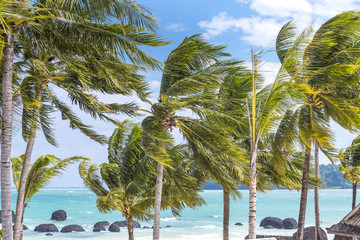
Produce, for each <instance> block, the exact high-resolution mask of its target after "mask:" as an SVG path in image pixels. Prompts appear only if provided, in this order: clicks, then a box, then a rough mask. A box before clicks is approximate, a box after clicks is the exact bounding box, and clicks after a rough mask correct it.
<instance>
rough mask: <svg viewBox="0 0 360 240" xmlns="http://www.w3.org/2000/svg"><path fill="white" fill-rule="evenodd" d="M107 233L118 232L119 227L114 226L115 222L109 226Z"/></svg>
mask: <svg viewBox="0 0 360 240" xmlns="http://www.w3.org/2000/svg"><path fill="white" fill-rule="evenodd" d="M109 231H110V232H120V227H119V226H118V224H116V222H114V223H112V224H111V225H110V226H109Z"/></svg>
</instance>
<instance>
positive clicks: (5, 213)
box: [1, 30, 14, 240]
mask: <svg viewBox="0 0 360 240" xmlns="http://www.w3.org/2000/svg"><path fill="white" fill-rule="evenodd" d="M5 43H6V44H5V48H4V53H3V54H4V60H3V61H4V62H3V74H2V112H3V116H2V121H3V122H2V132H1V209H2V230H3V232H2V238H3V240H11V239H12V237H13V232H12V212H11V166H10V158H11V139H12V124H13V102H12V78H13V60H14V36H13V30H10V32H9V33H8V35H6V37H5Z"/></svg>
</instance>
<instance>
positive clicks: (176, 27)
mask: <svg viewBox="0 0 360 240" xmlns="http://www.w3.org/2000/svg"><path fill="white" fill-rule="evenodd" d="M166 29H167V30H168V31H170V32H182V31H185V26H184V24H183V23H170V24H169V25H168V26H167V27H166Z"/></svg>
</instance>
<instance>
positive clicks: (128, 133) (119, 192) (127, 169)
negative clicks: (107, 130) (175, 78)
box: [79, 124, 204, 240]
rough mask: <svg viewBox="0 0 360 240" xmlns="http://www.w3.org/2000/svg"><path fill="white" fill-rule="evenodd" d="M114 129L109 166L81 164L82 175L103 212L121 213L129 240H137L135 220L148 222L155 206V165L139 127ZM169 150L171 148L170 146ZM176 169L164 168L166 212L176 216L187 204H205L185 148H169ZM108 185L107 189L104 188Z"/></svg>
mask: <svg viewBox="0 0 360 240" xmlns="http://www.w3.org/2000/svg"><path fill="white" fill-rule="evenodd" d="M126 125H127V127H128V129H124V128H122V129H121V128H118V129H115V131H114V133H113V135H112V137H111V138H110V141H109V148H108V152H109V157H108V160H109V163H103V164H101V165H100V166H98V165H96V164H91V165H89V164H88V163H87V162H82V163H81V164H80V166H79V173H80V176H81V177H82V179H83V181H84V184H85V185H86V186H87V187H88V188H89V189H90V190H91V191H93V192H94V193H95V194H96V195H97V196H98V199H97V202H96V205H97V207H98V209H99V211H100V212H104V213H108V212H110V211H114V210H118V211H120V212H121V213H122V214H123V216H124V217H125V219H126V222H127V227H128V234H129V240H133V239H134V232H133V219H134V218H136V219H140V220H149V219H150V218H152V214H151V208H152V206H153V203H154V195H155V182H156V171H155V170H156V162H155V161H154V160H152V159H150V158H149V157H148V156H147V155H146V154H145V151H144V149H143V147H142V141H141V138H142V130H141V128H140V127H139V126H138V125H134V126H132V127H130V126H129V125H128V124H126ZM168 147H170V146H168ZM168 150H169V153H170V156H171V159H173V161H174V162H175V163H176V164H175V165H174V168H173V169H170V168H166V169H165V173H164V175H165V179H166V181H165V183H164V188H165V189H166V191H164V195H163V198H164V201H163V205H162V207H163V209H166V208H171V210H172V211H173V213H174V214H175V215H178V214H179V213H180V210H181V209H182V208H184V207H185V206H186V205H187V206H190V207H195V206H198V205H201V204H203V203H204V202H203V200H202V198H201V197H200V196H199V194H198V193H199V191H200V189H201V182H199V181H198V180H197V178H196V177H195V176H194V175H193V174H189V171H191V168H189V167H191V164H190V165H189V163H190V162H189V159H186V157H187V153H186V152H187V150H186V148H184V146H183V145H178V146H172V147H170V149H168ZM104 185H106V187H105V186H104Z"/></svg>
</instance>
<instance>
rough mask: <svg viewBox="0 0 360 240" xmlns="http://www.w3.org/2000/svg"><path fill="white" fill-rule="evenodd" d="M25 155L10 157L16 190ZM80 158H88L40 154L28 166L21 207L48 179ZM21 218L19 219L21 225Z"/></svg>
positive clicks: (60, 172)
mask: <svg viewBox="0 0 360 240" xmlns="http://www.w3.org/2000/svg"><path fill="white" fill-rule="evenodd" d="M24 158H25V155H21V156H20V157H12V158H11V163H12V176H13V183H14V185H15V187H16V190H19V183H20V178H21V172H22V168H23V162H24ZM80 160H88V159H87V158H85V157H80V156H74V157H69V158H66V159H60V158H57V157H55V156H54V155H49V154H47V155H45V156H41V157H39V158H38V159H36V161H35V162H34V163H33V164H32V165H31V166H30V170H29V174H28V177H27V179H26V185H25V194H24V201H23V202H22V204H23V208H24V209H25V208H26V206H27V205H28V204H29V202H30V200H31V198H32V197H33V196H34V195H35V194H36V193H38V192H40V191H41V190H42V189H44V188H45V187H46V186H48V185H49V184H50V180H51V179H52V178H54V177H56V176H59V175H61V174H62V173H63V172H64V170H65V169H66V167H67V166H68V165H70V164H72V163H75V162H77V161H80ZM22 223H23V218H22V219H21V226H22Z"/></svg>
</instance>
